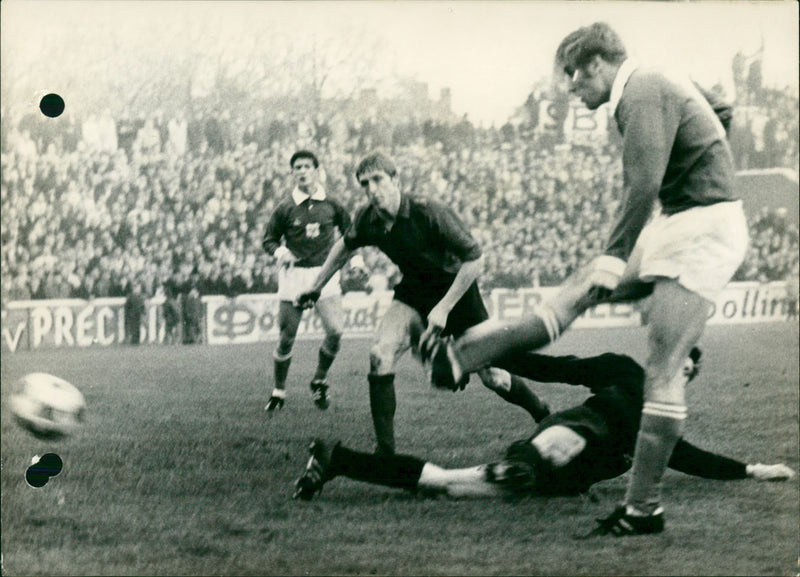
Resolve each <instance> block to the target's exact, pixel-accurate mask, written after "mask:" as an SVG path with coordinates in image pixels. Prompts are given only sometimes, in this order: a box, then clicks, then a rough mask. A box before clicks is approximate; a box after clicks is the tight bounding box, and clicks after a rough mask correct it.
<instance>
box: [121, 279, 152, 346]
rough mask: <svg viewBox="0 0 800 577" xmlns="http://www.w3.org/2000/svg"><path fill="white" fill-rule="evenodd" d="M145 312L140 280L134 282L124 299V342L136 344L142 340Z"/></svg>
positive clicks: (145, 305)
mask: <svg viewBox="0 0 800 577" xmlns="http://www.w3.org/2000/svg"><path fill="white" fill-rule="evenodd" d="M146 314H147V301H146V299H145V295H144V293H143V287H142V284H141V283H140V282H138V281H137V282H134V283H133V284H132V285H131V290H130V293H129V294H128V296H127V297H126V299H125V305H124V316H125V342H126V343H128V344H129V345H138V344H139V343H141V342H142V332H141V331H142V323H143V322H144V319H145V315H146Z"/></svg>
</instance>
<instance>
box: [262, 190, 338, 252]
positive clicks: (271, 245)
mask: <svg viewBox="0 0 800 577" xmlns="http://www.w3.org/2000/svg"><path fill="white" fill-rule="evenodd" d="M348 228H350V215H349V214H348V213H347V210H346V209H345V208H344V206H342V204H340V203H339V202H338V201H336V200H333V199H331V198H330V197H326V198H324V199H323V200H318V199H315V198H314V197H308V198H305V199H304V200H303V201H302V202H300V203H299V204H298V203H297V202H296V200H295V198H294V197H293V196H292V195H290V196H288V197H287V198H284V199H283V200H282V201H281V202H280V203H278V206H277V207H275V210H274V212H273V213H272V216H271V217H270V219H269V223H268V224H267V230H266V232H265V233H264V240H263V242H262V246H263V248H264V250H266V251H267V252H268V253H270V254H274V253H275V251H276V250H277V249H278V247H279V246H281V239H285V241H286V248H288V249H289V250H290V251H292V254H294V256H296V257H297V262H296V263H295V266H299V267H315V266H322V263H324V262H325V259H326V258H327V256H328V253H329V252H330V250H331V247H332V246H333V243H334V241H335V240H336V239H335V230H336V229H338V230H339V232H340V233H341V234H342V235H344V234H345V233H346V232H347V229H348Z"/></svg>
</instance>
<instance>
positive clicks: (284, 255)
mask: <svg viewBox="0 0 800 577" xmlns="http://www.w3.org/2000/svg"><path fill="white" fill-rule="evenodd" d="M275 256H276V257H277V259H278V268H291V267H293V266H294V263H295V262H296V261H297V257H296V256H294V254H292V251H290V250H289V249H288V248H286V247H285V246H281V247H279V248H278V250H276V251H275Z"/></svg>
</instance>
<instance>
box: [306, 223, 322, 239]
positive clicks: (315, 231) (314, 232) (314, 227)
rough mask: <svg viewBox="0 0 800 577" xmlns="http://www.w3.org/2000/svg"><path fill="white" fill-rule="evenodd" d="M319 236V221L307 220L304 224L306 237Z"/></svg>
mask: <svg viewBox="0 0 800 577" xmlns="http://www.w3.org/2000/svg"><path fill="white" fill-rule="evenodd" d="M318 236H319V223H318V222H309V223H308V224H307V225H306V238H317V237H318Z"/></svg>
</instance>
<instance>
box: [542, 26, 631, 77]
mask: <svg viewBox="0 0 800 577" xmlns="http://www.w3.org/2000/svg"><path fill="white" fill-rule="evenodd" d="M595 55H599V56H600V57H601V58H602V59H603V60H605V61H606V62H611V63H612V64H620V63H622V62H623V61H624V60H625V59H626V58H627V57H628V53H627V51H626V50H625V45H624V44H623V43H622V40H621V39H620V37H619V35H617V33H616V32H615V31H614V30H613V29H612V28H611V26H609V25H608V24H606V23H605V22H595V23H594V24H591V25H589V26H584V27H583V28H579V29H577V30H575V31H574V32H571V33H570V34H568V35H567V36H566V38H564V40H562V41H561V44H560V45H559V46H558V50H556V58H555V66H556V69H558V70H562V71H564V72H566V73H567V74H568V75H569V76H572V74H573V73H574V72H575V70H577V69H578V68H580V67H581V66H585V65H586V64H588V63H589V61H590V60H591V59H592V58H593V57H594V56H595Z"/></svg>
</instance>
